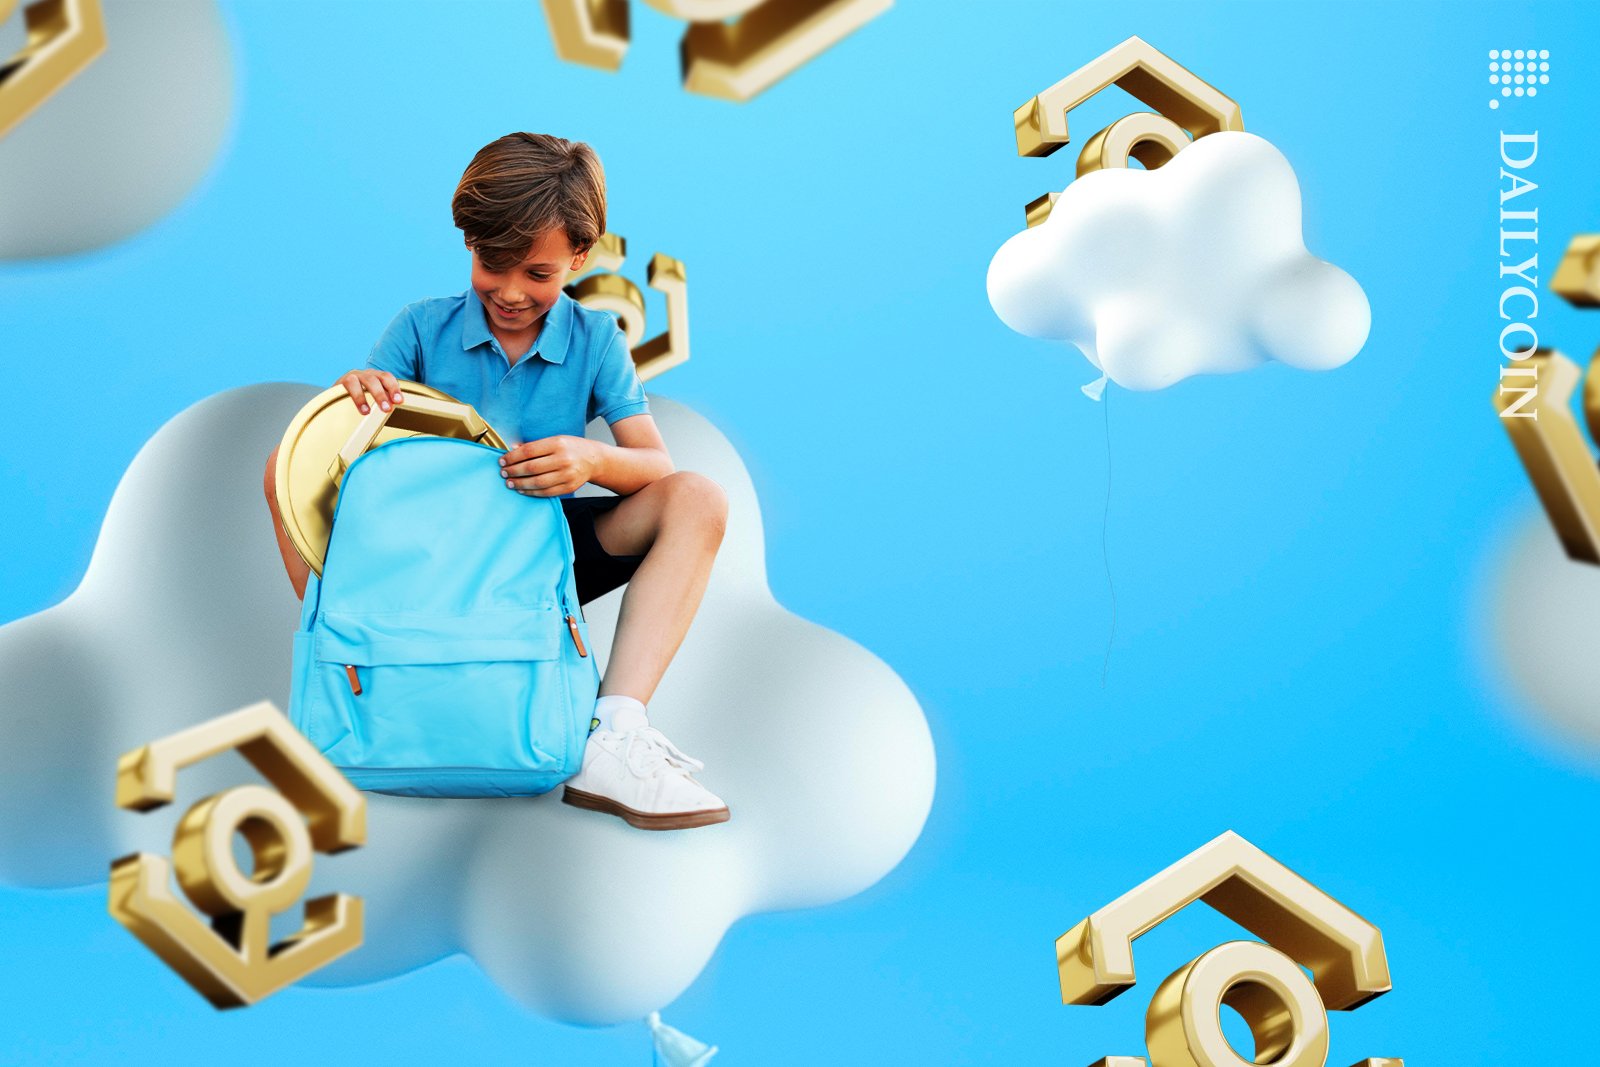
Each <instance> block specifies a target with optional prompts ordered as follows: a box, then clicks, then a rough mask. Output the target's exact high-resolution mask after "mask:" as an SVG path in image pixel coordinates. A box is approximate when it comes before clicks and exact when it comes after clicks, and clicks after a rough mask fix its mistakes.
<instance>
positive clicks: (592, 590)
mask: <svg viewBox="0 0 1600 1067" xmlns="http://www.w3.org/2000/svg"><path fill="white" fill-rule="evenodd" d="M621 502H622V498H621V497H618V496H568V497H562V498H561V510H562V511H563V512H564V513H565V514H566V516H567V528H568V529H570V530H571V531H572V555H573V558H574V560H575V562H574V564H573V576H574V577H575V578H576V579H577V581H578V603H580V604H587V603H589V601H591V600H595V599H597V598H599V597H603V596H605V595H606V594H607V593H609V592H611V591H612V590H613V589H618V588H621V587H622V586H624V585H627V584H628V580H629V579H630V578H632V577H633V572H634V571H636V570H638V569H639V564H640V563H642V562H644V557H643V556H613V555H612V554H611V553H609V552H607V551H606V550H605V549H604V548H602V547H601V546H600V539H599V538H598V537H596V536H595V533H594V519H595V516H596V515H599V514H601V513H603V512H607V511H610V510H611V509H612V508H614V507H616V506H617V505H618V504H619V503H621Z"/></svg>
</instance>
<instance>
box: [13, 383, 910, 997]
mask: <svg viewBox="0 0 1600 1067" xmlns="http://www.w3.org/2000/svg"><path fill="white" fill-rule="evenodd" d="M314 392H315V391H314V390H313V389H311V388H309V387H306V386H298V385H286V384H273V385H257V386H251V387H248V388H243V389H235V390H231V391H229V392H226V393H222V394H219V395H218V396H215V397H212V398H210V399H208V400H206V401H203V402H201V403H199V404H196V405H195V406H194V407H191V408H190V409H188V410H187V411H185V412H183V413H181V414H180V415H178V416H177V417H176V418H174V419H173V420H172V421H171V422H169V423H168V424H167V425H166V426H164V427H163V428H162V429H161V430H160V431H159V432H158V433H157V434H156V435H155V437H154V438H152V439H151V440H150V442H149V443H148V444H146V445H145V447H144V448H143V450H141V451H140V453H139V454H138V456H136V457H135V458H134V461H133V463H132V464H131V465H130V467H129V469H128V471H127V473H126V474H125V475H124V476H123V479H122V482H121V484H120V485H119V486H118V488H117V491H116V494H115V496H114V497H113V498H112V501H111V506H110V508H109V510H108V512H107V514H106V518H105V522H104V524H103V526H102V528H101V531H100V538H99V541H98V543H97V544H96V546H95V551H94V555H93V558H92V559H91V560H90V563H89V567H88V571H87V573H86V574H85V575H84V578H83V582H82V583H81V584H80V585H79V587H78V588H77V589H76V590H75V591H74V592H73V593H72V594H71V595H70V596H69V597H67V599H66V600H64V601H63V602H62V603H60V604H58V605H56V606H54V607H52V608H49V609H47V610H45V611H43V612H40V613H39V614H37V615H32V616H29V617H27V618H24V619H21V620H18V621H16V622H13V623H10V624H9V625H6V626H4V627H0V783H3V788H0V877H4V878H6V879H7V880H10V881H14V882H20V883H22V884H26V885H33V886H65V885H73V884H82V883H87V882H99V881H104V880H105V877H106V874H107V869H108V865H109V863H110V861H111V859H112V858H113V857H116V856H119V855H122V854H124V853H127V852H132V851H135V850H148V851H156V852H161V853H163V854H165V853H167V852H168V849H169V845H170V837H169V835H170V834H171V831H172V827H173V825H174V824H175V821H176V818H177V816H178V814H180V813H181V811H182V810H183V809H184V807H185V806H186V805H187V803H189V802H191V801H192V800H194V799H198V798H199V797H200V796H203V795H205V794H207V793H209V792H212V791H215V790H218V789H224V788H227V787H228V786H231V785H235V784H238V783H239V782H240V780H241V778H240V773H241V768H243V767H244V764H243V761H242V760H239V759H237V758H232V757H230V758H228V759H219V760H214V761H209V762H208V763H206V764H202V765H200V766H197V767H194V768H190V769H187V770H185V771H184V772H183V773H182V776H180V783H181V784H182V785H183V787H184V788H185V790H186V793H185V795H184V796H180V798H179V801H178V803H177V804H175V805H173V806H172V807H171V808H168V809H162V811H161V812H159V813H154V814H150V815H142V816H141V815H134V814H131V813H128V812H123V811H119V810H118V809H117V808H116V807H115V806H114V804H113V799H112V797H113V779H114V776H115V766H116V758H117V756H118V755H119V754H120V753H122V752H124V751H127V750H129V749H132V748H135V747H137V746H138V745H141V744H144V743H146V742H148V741H151V740H154V739H156V738H158V737H162V736H165V735H167V734H169V733H172V732H173V731H176V730H178V729H181V728H182V727H185V726H189V725H192V724H194V723H198V722H203V721H205V720H207V719H210V718H213V717H214V716H216V715H219V714H222V713H224V712H227V711H231V710H233V709H235V708H238V707H241V706H243V705H245V704H249V703H253V702H255V701H258V700H261V699H262V698H264V697H265V698H267V699H270V700H273V701H274V702H275V703H277V704H278V706H279V707H280V708H286V707H287V706H288V704H287V701H288V683H289V674H290V671H289V660H290V637H291V634H292V633H293V631H294V629H295V626H296V620H297V617H298V609H299V602H298V601H297V600H296V599H295V598H294V594H293V593H292V592H291V591H290V589H289V584H288V580H287V579H286V578H285V576H284V574H283V568H282V564H281V563H280V562H279V560H278V555H277V548H276V545H275V543H274V540H273V534H272V528H271V520H270V518H269V516H268V514H267V511H266V505H265V501H264V500H263V499H262V496H261V488H260V486H261V468H262V466H263V464H264V462H265V459H266V454H267V452H268V451H269V450H270V449H271V448H272V446H273V444H275V443H276V441H277V439H278V437H279V435H280V434H281V433H282V430H283V427H284V426H286V425H288V423H289V420H290V419H291V418H292V417H293V415H294V413H295V412H296V411H297V410H298V409H299V408H300V406H301V405H302V404H304V403H305V402H306V400H308V399H309V398H310V397H311V396H312V395H314ZM651 404H652V408H653V411H654V413H655V417H656V419H657V421H658V423H659V424H660V427H661V430H662V433H663V436H664V437H665V439H666V440H667V441H668V442H669V444H670V445H671V448H672V452H673V458H674V459H675V460H676V461H677V463H678V465H679V466H680V467H681V468H682V469H686V470H698V471H701V472H702V473H704V474H706V475H708V476H710V477H712V478H715V479H716V480H717V481H719V482H720V483H721V484H722V485H723V487H724V488H725V489H726V490H727V491H728V496H729V503H730V508H729V512H730V513H729V522H728V532H727V536H726V539H725V541H724V543H723V548H722V551H721V554H720V555H719V556H718V558H717V563H716V567H715V569H714V570H713V572H712V576H711V581H710V584H709V586H708V587H707V590H706V595H705V601H704V604H703V607H702V609H701V611H700V614H699V616H698V617H697V619H696V620H695V623H694V626H693V627H692V628H691V629H690V631H689V635H688V637H687V638H686V639H685V641H684V643H683V647H682V649H681V650H680V652H679V654H678V657H677V659H676V660H675V661H674V662H673V665H672V667H671V669H670V670H669V671H668V672H667V675H666V678H665V680H664V681H663V682H662V685H661V687H660V689H659V690H658V692H657V694H656V697H655V699H654V700H652V701H651V714H652V718H653V719H655V720H656V721H657V722H659V723H660V724H661V725H662V726H663V728H664V729H665V730H666V731H667V732H668V734H669V735H670V736H671V737H672V738H673V740H674V741H676V742H678V743H679V744H680V745H682V747H683V748H684V749H685V750H687V751H688V752H691V753H693V754H694V755H696V756H698V757H700V758H702V759H704V760H705V761H706V764H707V770H706V771H705V772H704V774H703V775H702V778H703V779H704V780H705V781H706V783H707V784H708V785H709V786H710V787H712V788H714V789H715V790H716V791H717V792H718V793H719V794H720V795H721V796H723V797H724V798H726V799H727V800H728V803H729V806H730V807H731V809H732V811H733V818H732V820H731V821H730V822H728V823H724V824H722V825H719V826H712V827H704V828H699V829H694V830H686V831H680V832H671V833H650V832H647V831H640V830H635V829H633V828H632V827H630V826H627V825H626V824H624V823H623V822H622V821H621V820H619V819H614V818H610V817H607V816H602V815H597V814H595V813H593V812H585V811H580V810H579V809H576V808H571V807H568V806H566V805H564V804H562V803H561V802H560V797H559V790H557V791H556V792H554V793H550V794H547V795H545V796H543V797H538V798H532V799H517V800H417V799H405V798H398V797H385V796H377V795H373V796H371V797H370V798H369V808H368V826H369V832H368V844H366V845H365V846H363V847H362V848H359V849H356V850H355V851H353V852H350V853H346V854H342V855H339V856H334V857H319V858H318V862H317V867H316V873H315V875H314V878H313V885H312V889H311V893H312V894H315V893H319V892H329V891H333V890H341V891H344V892H351V893H356V894H358V895H360V896H362V897H364V898H365V899H366V909H367V922H366V943H365V944H364V945H363V946H362V947H361V948H360V949H359V950H357V951H355V952H353V953H351V954H350V955H348V956H346V957H344V958H342V959H340V960H338V961H336V962H335V963H334V964H332V965H331V966H330V967H328V968H326V969H325V970H323V971H320V972H318V973H317V974H316V975H314V976H313V977H312V978H311V979H309V981H312V982H316V983H326V984H354V983H361V982H368V981H375V980H378V979H381V978H386V977H389V976H392V975H395V974H398V973H400V972H403V971H406V970H409V969H412V968H415V967H419V966H422V965H423V964H425V963H428V962H430V961H432V960H436V959H438V958H440V957H442V956H445V955H448V954H450V953H452V952H456V951H464V952H467V953H469V954H470V955H471V956H472V957H473V958H474V959H476V960H477V962H478V963H479V965H480V966H482V967H483V969H484V970H485V971H486V972H487V973H488V974H489V975H490V977H492V978H493V979H494V980H495V981H496V982H497V983H499V984H500V985H501V986H502V987H503V988H505V989H506V990H507V991H508V992H510V993H511V994H512V995H513V996H515V997H516V998H517V999H518V1000H520V1001H521V1002H522V1003H523V1004H525V1005H527V1006H528V1007H530V1008H532V1009H534V1010H536V1011H538V1012H541V1013H543V1014H546V1015H549V1016H551V1017H554V1018H557V1019H562V1020H565V1021H569V1022H581V1023H611V1022H621V1021H625V1020H636V1019H638V1018H640V1017H641V1016H643V1015H645V1014H646V1013H647V1012H649V1011H651V1010H653V1009H656V1008H660V1007H662V1006H663V1005H665V1004H666V1003H667V1002H668V1001H670V1000H672V999H673V998H674V997H676V996H677V995H678V994H679V993H680V992H682V991H683V989H685V988H686V987H687V986H688V985H689V983H690V982H692V981H693V980H694V978H695V976H696V975H697V974H698V973H699V972H700V970H701V968H702V967H703V966H704V965H705V963H706V961H707V959H708V958H709V957H710V956H711V953H712V952H713V950H714V949H715V948H716V946H717V943H718V942H719V940H720V939H721V937H722V935H723V933H724V932H725V931H726V930H727V929H728V927H729V926H730V925H732V924H733V922H735V921H736V920H737V919H739V918H740V917H742V916H745V915H749V914H752V913H754V912H759V911H769V910H775V909H781V908H800V907H809V906H813V905H817V904H823V903H828V902H831V901H835V900H839V899H841V898H843V897H846V896H849V895H850V894H852V893H856V892H859V891H860V890H862V889H865V888H866V887H867V886H869V885H871V884H873V883H874V882H875V881H877V880H878V879H879V878H881V877H882V876H883V875H884V874H886V873H887V872H888V871H889V870H890V869H892V868H893V867H894V865H895V864H896V863H898V862H899V861H900V859H901V857H902V856H904V855H905V853H906V851H907V850H908V849H909V848H910V847H911V845H912V843H913V842H914V841H915V840H916V838H917V835H918V834H919V833H920V832H921V829H922V824H923V822H924V820H925V819H926V817H927V813H928V809H929V806H930V804H931V803H932V796H933V783H934V756H933V746H932V742H931V739H930V737H929V734H928V728H927V723H926V721H925V720H924V719H923V716H922V712H921V709H920V708H919V707H918V704H917V701H916V699H915V698H914V697H913V696H912V695H911V693H910V692H909V691H908V690H907V688H906V686H905V685H904V684H903V683H902V682H901V681H900V679H899V678H898V677H897V676H896V675H895V674H894V672H893V671H891V670H890V669H889V668H888V667H887V666H886V665H885V664H884V663H883V662H881V661H880V660H878V659H877V658H876V657H874V656H873V655H872V654H871V653H869V652H867V651H866V650H865V649H863V648H861V647H860V646H859V645H856V644H854V643H853V642H851V641H849V640H847V639H846V638H844V637H841V636H840V635H838V634H836V633H833V632H831V631H829V630H826V629H824V628H822V627H820V626H817V625H815V624H813V623H809V622H807V621H805V620H804V619H801V618H798V617H797V616H795V615H792V614H790V613H789V612H787V611H785V610H783V608H781V607H780V606H779V605H778V604H777V603H776V602H775V601H774V600H773V598H772V594H771V592H770V591H769V590H768V588H767V584H766V566H765V560H764V546H763V541H762V533H761V518H760V513H759V510H758V506H757V502H756V497H755V492H754V489H753V487H752V486H751V483H750V478H749V475H748V474H747V473H746V471H745V469H744V465H743V464H742V463H741V462H740V460H739V457H738V455H737V454H736V453H735V452H734V450H733V448H732V446H731V445H729V443H728V442H727V440H726V439H725V438H723V437H722V435H721V434H719V433H718V432H717V431H716V430H715V429H714V428H713V427H712V426H711V425H710V424H709V423H707V422H706V421H705V420H704V419H702V418H700V417H699V416H698V415H696V414H694V413H693V412H692V411H690V410H688V409H687V408H685V407H683V406H681V405H679V404H675V403H672V402H671V401H668V400H663V399H661V398H659V397H653V398H652V399H651ZM597 430H598V432H599V433H602V434H603V433H604V429H603V427H597ZM620 601H621V593H620V592H617V593H612V594H610V595H608V596H606V597H603V598H601V599H600V600H598V601H595V602H594V603H592V604H590V605H588V607H587V609H586V611H587V614H588V617H589V620H590V625H591V628H592V633H593V636H594V643H595V645H596V646H597V650H596V654H598V655H599V656H600V657H601V659H602V662H603V661H604V658H605V657H606V656H608V655H609V652H610V640H609V637H610V634H611V633H612V631H613V629H614V628H615V623H616V614H617V608H618V605H619V604H620ZM107 921H108V922H109V921H110V920H109V919H108V920H107ZM130 944H131V942H130ZM150 963H151V966H153V967H159V966H161V965H160V964H159V963H158V962H157V961H156V960H155V959H154V957H152V958H151V961H150Z"/></svg>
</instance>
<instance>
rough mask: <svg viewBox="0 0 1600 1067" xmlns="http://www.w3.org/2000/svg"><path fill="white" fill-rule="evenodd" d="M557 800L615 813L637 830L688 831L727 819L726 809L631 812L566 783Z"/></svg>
mask: <svg viewBox="0 0 1600 1067" xmlns="http://www.w3.org/2000/svg"><path fill="white" fill-rule="evenodd" d="M561 802H562V803H563V804H571V805H572V806H573V807H575V808H586V809H588V810H589V811H598V812H603V813H604V814H606V815H615V816H616V817H617V818H619V819H621V820H622V821H623V822H626V823H627V824H628V825H629V826H637V827H638V828H639V829H641V830H688V829H690V828H692V827H695V826H710V825H711V824H713V823H719V822H727V821H728V809H727V808H711V809H708V810H706V811H673V812H662V813H654V814H652V813H651V812H648V811H635V810H634V809H632V808H630V807H628V806H627V805H625V804H618V803H617V802H616V801H615V800H612V799H611V798H609V797H601V796H596V795H595V794H593V793H585V792H584V791H583V790H581V789H574V788H572V787H571V786H570V785H569V786H567V787H566V788H565V789H564V790H563V791H562V793H561Z"/></svg>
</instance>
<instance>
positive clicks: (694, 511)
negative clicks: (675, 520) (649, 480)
mask: <svg viewBox="0 0 1600 1067" xmlns="http://www.w3.org/2000/svg"><path fill="white" fill-rule="evenodd" d="M662 481H663V482H664V483H666V488H667V492H668V506H669V507H671V508H673V509H674V510H678V511H680V512H683V513H687V514H689V515H692V516H693V518H694V520H695V524H696V525H697V526H699V527H700V528H701V529H704V530H706V531H708V532H714V533H715V534H716V536H717V538H718V539H719V540H720V539H721V537H722V533H723V531H724V530H725V529H726V528H727V525H728V494H727V492H725V491H724V490H723V488H722V486H720V485H718V484H717V483H716V482H714V481H712V480H711V479H710V478H707V477H706V476H705V475H703V474H696V473H695V472H694V471H677V472H675V473H673V474H669V475H667V476H666V477H665V478H663V479H662Z"/></svg>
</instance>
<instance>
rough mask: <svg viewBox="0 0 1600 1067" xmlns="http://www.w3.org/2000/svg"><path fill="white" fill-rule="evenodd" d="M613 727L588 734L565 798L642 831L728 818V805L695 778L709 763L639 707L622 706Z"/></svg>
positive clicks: (705, 823)
mask: <svg viewBox="0 0 1600 1067" xmlns="http://www.w3.org/2000/svg"><path fill="white" fill-rule="evenodd" d="M611 726H612V728H611V729H610V730H596V731H595V732H594V733H592V734H590V735H589V743H588V745H587V747H585V748H584V750H583V767H582V769H580V770H579V771H578V773H577V774H575V775H573V776H572V777H571V778H569V779H567V788H566V791H565V792H564V793H563V794H562V796H561V799H562V800H563V801H565V802H566V803H568V804H571V805H572V806H573V807H577V808H588V809H589V810H590V811H603V812H605V813H606V814H608V815H616V816H618V817H619V818H621V819H623V820H624V821H626V822H627V823H628V824H629V825H632V826H637V827H639V828H640V829H641V830H686V829H688V828H689V827H691V826H708V825H710V824H711V823H717V822H727V821H728V806H727V805H726V804H724V803H723V802H722V800H721V799H720V798H719V797H717V795H716V794H715V793H713V792H711V791H710V790H709V789H707V788H706V787H705V786H703V785H701V784H700V783H699V782H697V781H695V780H694V778H693V777H692V774H693V772H695V771H698V770H702V769H704V767H705V764H703V763H701V762H700V761H699V760H697V759H693V758H691V757H689V756H687V755H685V754H684V752H683V751H682V750H681V749H679V748H678V746H676V745H674V744H673V743H672V742H671V741H668V740H667V739H666V737H664V736H663V735H662V733H661V731H660V730H657V729H656V728H655V727H653V726H651V725H650V724H649V723H648V722H647V721H646V720H645V717H644V716H643V715H640V714H639V713H638V712H636V711H631V710H629V711H619V712H618V713H617V715H616V716H615V718H614V719H613V721H612V723H611Z"/></svg>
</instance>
